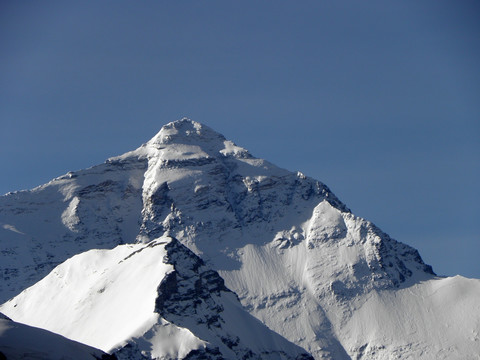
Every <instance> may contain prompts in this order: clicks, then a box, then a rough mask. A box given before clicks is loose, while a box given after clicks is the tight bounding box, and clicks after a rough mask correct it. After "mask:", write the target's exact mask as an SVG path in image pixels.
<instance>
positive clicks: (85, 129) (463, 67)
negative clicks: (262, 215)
mask: <svg viewBox="0 0 480 360" xmlns="http://www.w3.org/2000/svg"><path fill="white" fill-rule="evenodd" d="M479 11H480V5H479V3H478V2H477V1H461V2H460V1H442V0H436V1H433V0H432V1H421V2H420V1H413V0H406V1H396V2H393V1H388V2H387V1H376V0H371V1H368V2H362V1H302V2H297V1H288V2H287V1H241V2H234V1H175V2H174V1H169V2H167V1H164V2H161V1H143V2H134V1H101V2H98V1H81V2H78V1H75V2H74V1H42V2H35V1H21V2H20V1H3V2H2V3H1V4H0V49H1V51H0V155H1V156H0V169H1V176H0V193H6V192H8V191H13V190H19V189H27V188H32V187H34V186H37V185H40V184H42V183H45V182H47V181H49V180H50V179H52V178H54V177H56V176H59V175H61V174H63V173H66V172H67V171H71V170H78V169H81V168H85V167H89V166H92V165H95V164H97V163H101V162H103V161H104V160H105V159H106V158H108V157H110V156H114V155H118V154H121V153H124V152H126V151H129V150H132V149H134V148H136V147H138V146H139V145H140V144H142V143H144V142H145V141H147V140H148V139H150V138H151V137H153V136H154V135H155V133H156V132H157V131H158V130H159V129H160V128H161V126H162V125H164V124H165V123H167V122H170V121H173V120H176V119H179V118H181V117H183V116H187V117H189V118H191V119H193V120H196V121H199V122H202V123H204V124H206V125H208V126H210V127H212V128H214V129H215V130H217V131H218V132H221V133H223V134H224V135H225V136H226V137H227V138H229V139H232V140H233V141H234V142H236V143H237V144H238V145H241V146H243V147H246V148H247V149H249V150H250V152H251V153H252V154H253V155H255V156H257V157H262V158H265V159H268V160H269V161H271V162H273V163H275V164H277V165H279V166H281V167H284V168H287V169H290V170H300V171H302V172H303V173H305V174H306V175H308V176H312V177H314V178H317V179H319V180H321V181H323V182H324V183H326V184H327V185H328V186H329V187H330V188H331V189H332V190H333V191H334V192H335V193H336V195H337V196H338V197H340V199H342V201H344V202H345V203H346V204H347V206H349V207H350V208H351V209H352V211H353V212H354V213H355V214H356V215H359V216H362V217H364V218H367V219H369V220H371V221H373V222H374V223H375V224H377V225H378V226H379V227H380V228H382V229H383V230H384V231H386V232H387V233H389V234H390V235H391V236H392V237H394V238H396V239H397V240H400V241H403V242H405V243H407V244H410V245H412V246H414V247H416V248H417V249H419V250H420V253H421V255H422V257H423V258H424V260H425V261H426V262H427V263H430V264H432V265H433V268H434V270H435V271H436V272H437V273H439V274H443V275H455V274H461V275H464V276H469V277H477V278H480V262H479V261H478V256H479V255H480V236H479V234H478V225H479V224H480V222H479V219H480V205H479V200H480V191H479V186H478V184H479V183H480V66H479V64H480V22H479V21H478V14H479Z"/></svg>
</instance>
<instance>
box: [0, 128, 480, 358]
mask: <svg viewBox="0 0 480 360" xmlns="http://www.w3.org/2000/svg"><path fill="white" fill-rule="evenodd" d="M0 225H1V226H2V228H0V251H1V256H2V258H1V261H0V275H1V276H3V279H2V281H1V282H0V296H1V298H0V299H1V300H3V301H7V300H8V299H11V300H10V301H8V302H6V303H5V304H4V305H2V306H1V307H0V311H2V312H4V313H5V314H6V315H8V316H10V317H11V318H12V319H14V320H17V321H20V320H18V319H22V320H21V321H22V322H24V323H27V324H32V325H34V326H37V327H43V328H46V329H50V330H52V331H55V332H58V333H60V334H62V335H64V336H67V337H71V338H73V339H78V340H79V341H82V342H85V343H87V344H89V345H92V346H95V347H99V348H101V349H104V350H107V351H110V352H111V351H117V350H118V351H119V352H118V353H117V354H118V356H121V354H122V351H123V353H125V352H126V351H130V353H131V354H133V353H136V354H141V353H142V351H144V352H143V354H144V355H142V356H147V358H155V357H156V356H157V357H158V356H164V355H165V356H171V357H176V356H178V357H180V358H181V357H182V356H193V354H194V353H190V352H189V351H195V350H198V349H204V350H205V349H208V351H210V350H212V349H215V350H212V351H213V352H212V353H210V354H209V355H208V356H211V357H214V356H217V355H218V354H220V355H218V356H220V357H226V358H242V356H243V355H241V354H245V351H247V352H248V351H250V352H251V354H252V356H261V357H265V356H266V355H265V354H267V353H269V354H271V356H272V357H275V356H277V357H280V358H282V357H284V356H287V357H290V358H293V357H296V356H304V354H303V353H304V351H303V350H302V349H304V350H306V352H308V353H309V354H311V355H312V356H313V357H314V358H316V359H320V358H331V359H360V358H368V359H395V358H402V359H403V358H405V359H410V358H411V359H418V358H422V359H433V358H435V359H452V358H458V359H460V358H469V359H470V358H471V359H475V358H479V357H478V355H477V354H480V340H479V332H480V303H478V301H477V299H478V298H479V296H480V280H476V279H465V278H462V277H454V278H439V277H436V276H435V274H434V273H433V271H432V268H431V267H430V266H428V265H426V264H424V263H423V261H422V259H421V257H420V255H419V254H418V252H417V251H416V250H415V249H413V248H411V247H409V246H407V245H405V244H402V243H399V242H397V241H395V240H393V239H391V238H390V237H389V236H388V235H386V234H385V233H383V232H382V231H381V230H380V229H378V228H377V227H376V226H375V225H373V224H372V223H370V222H368V221H366V220H364V219H361V218H358V217H356V216H355V215H353V214H352V213H351V212H350V211H349V209H348V208H347V207H346V206H345V205H344V204H343V203H342V202H340V201H339V200H338V199H337V198H336V197H335V195H333V194H332V193H331V191H330V190H329V189H328V187H326V186H325V185H324V184H322V183H320V182H318V181H316V180H313V179H310V178H308V177H305V176H304V175H303V174H301V173H292V172H289V171H286V170H283V169H280V168H278V167H276V166H274V165H272V164H270V163H268V162H267V161H264V160H261V159H257V158H254V157H253V156H251V155H250V154H249V152H248V151H247V150H245V149H243V148H241V147H238V146H236V145H235V144H233V143H232V142H231V141H228V140H226V139H225V138H224V137H223V136H222V135H220V134H218V133H216V132H215V131H213V130H212V129H210V128H208V127H206V126H204V125H201V124H199V123H196V122H193V121H191V120H188V119H183V120H180V121H176V122H173V123H170V124H167V125H165V126H164V127H163V128H162V129H161V130H160V132H159V133H158V134H157V135H156V136H155V137H154V138H152V139H151V140H150V141H149V142H147V143H146V144H144V145H142V146H141V147H140V148H138V149H136V150H134V151H132V152H129V153H126V154H124V155H121V156H118V157H115V158H111V159H109V160H107V161H106V163H105V164H101V165H98V166H95V167H92V168H90V169H86V170H81V171H76V172H71V173H68V174H67V175H65V176H62V177H59V178H57V179H54V180H52V181H51V182H50V183H48V184H45V185H43V186H40V187H38V188H35V189H33V190H31V191H22V192H15V193H9V194H7V195H5V196H3V197H1V198H0ZM171 238H172V239H174V240H167V239H171ZM164 243H168V244H178V245H175V246H174V247H175V248H177V247H178V248H182V249H184V250H182V251H183V252H185V253H188V254H190V255H189V256H192V259H193V257H195V258H197V259H198V261H201V262H202V265H201V267H202V269H204V270H202V271H203V272H207V273H209V274H210V273H211V274H215V275H212V276H214V277H215V279H217V280H218V279H223V280H221V281H220V280H218V282H217V280H215V281H216V283H220V282H222V281H224V283H225V285H224V286H222V287H220V288H215V286H214V287H213V289H211V290H212V294H213V295H211V298H209V300H208V301H207V300H205V299H203V300H202V301H203V302H205V304H203V302H202V304H203V305H202V309H201V311H200V310H199V311H198V313H196V315H195V316H193V317H192V315H191V313H189V312H188V311H187V312H184V311H180V312H178V311H177V312H176V313H174V315H172V314H171V313H168V314H167V315H168V316H167V315H165V314H164V313H162V311H161V310H160V309H159V308H158V306H157V305H158V303H159V301H160V300H159V299H162V296H164V295H162V294H167V293H168V294H170V291H169V289H170V287H169V286H167V285H165V284H169V282H168V279H169V278H170V276H169V275H168V274H170V273H172V272H173V273H177V274H182V271H186V272H188V273H189V274H190V275H188V277H189V279H190V280H189V281H187V282H186V284H189V285H185V286H186V287H185V289H188V288H189V286H190V287H191V286H192V283H195V284H196V281H197V280H198V277H200V278H202V275H201V273H195V271H193V270H192V269H189V268H188V266H187V265H186V264H185V263H184V262H181V263H177V264H175V263H174V262H172V260H171V259H170V257H169V256H168V254H167V253H168V250H166V248H168V246H167V245H164ZM180 243H181V244H183V245H180ZM124 244H130V245H124ZM152 244H162V245H158V246H151V245H152ZM137 247H138V249H143V250H142V251H141V252H139V253H136V252H135V251H137V250H138V249H137ZM187 248H188V249H190V250H187ZM91 249H105V250H102V251H100V250H91ZM135 249H137V250H135ZM89 250H91V251H89ZM85 251H87V252H86V253H84V252H85ZM190 251H191V252H190ZM129 252H130V253H132V254H137V255H135V256H132V257H131V258H129V259H128V261H127V260H125V261H123V262H122V263H118V261H120V260H121V259H120V258H122V256H123V258H122V259H124V258H125V257H127V256H128V254H129ZM81 253H83V254H81ZM76 254H81V255H78V256H74V255H76ZM142 254H143V255H142ZM166 254H167V255H166ZM72 256H74V257H73V258H72ZM143 256H145V259H144V260H135V261H133V259H141V257H143ZM187 257H188V256H187ZM67 259H70V260H68V261H66V262H65V263H63V264H62V265H60V266H58V267H57V265H59V264H60V263H62V262H64V261H65V260H67ZM119 259H120V260H119ZM169 259H170V260H169ZM155 260H158V262H155ZM129 261H132V265H128V264H127V263H129ZM192 261H193V260H192ZM137 262H138V264H137ZM187 263H188V262H187ZM107 264H110V265H107ZM134 264H135V265H134ZM148 264H150V265H151V267H152V268H149V267H148V266H150V265H148ZM129 266H132V268H131V269H130V270H129ZM144 266H146V268H145V270H144V271H140V270H137V269H143V267H144ZM173 268H174V270H172V269H173ZM66 269H69V270H68V271H67V270H66ZM132 269H133V270H132ZM151 269H156V270H151ZM65 271H67V273H68V274H70V273H72V274H73V273H76V272H78V273H80V274H89V275H88V276H86V275H85V276H84V277H80V276H79V277H74V278H73V279H72V280H71V281H68V282H65V279H64V278H62V277H60V275H59V274H62V273H64V272H65ZM94 271H96V273H94ZM192 271H193V273H195V274H193V273H192ZM191 273H192V274H191ZM100 274H103V275H100ZM132 274H136V276H135V277H134V278H135V279H133V278H129V276H132ZM147 274H148V275H147ZM151 274H155V276H153V275H151ZM46 275H48V276H47V277H46V278H45V279H43V280H42V281H40V280H41V279H42V278H43V277H45V276H46ZM72 276H73V275H72ZM177 277H178V275H177ZM181 277H182V278H183V277H184V276H183V275H181ZM95 279H96V280H95ZM195 279H197V280H195ZM39 281H40V282H39ZM110 283H112V284H113V283H114V284H116V285H114V286H113V285H112V286H110V285H109V286H104V285H105V284H110ZM222 283H223V282H222ZM34 284H35V285H34ZM102 284H103V285H102ZM132 284H135V286H137V285H138V286H139V287H141V290H139V291H138V292H136V291H133V294H132V293H130V292H129V291H128V289H131V288H132V286H133V285H132ZM160 284H163V285H162V286H167V288H161V286H160ZM32 285H34V286H33V287H31V288H29V289H27V290H26V291H23V290H25V289H26V288H27V287H29V286H32ZM142 286H144V287H142ZM206 286H207V285H206ZM208 286H209V285H208ZM208 286H207V287H206V288H204V289H203V290H201V292H206V293H209V291H207V289H209V287H208ZM97 287H98V289H97ZM79 288H82V289H84V291H83V292H79V291H77V290H76V289H79ZM117 288H118V289H117ZM179 288H182V289H183V287H179ZM194 288H195V287H194ZM102 289H104V291H103V292H100V293H98V291H100V290H102ZM109 289H110V290H109ZM114 289H117V290H114ZM167 290H168V291H167ZM170 290H171V289H170ZM22 291H23V292H22ZM109 291H111V293H109ZM20 292H22V293H21V294H20ZM124 292H126V293H125V295H119V294H124ZM143 293H148V294H149V295H145V296H142V294H143ZM19 294H20V295H19ZM51 294H57V295H55V296H53V295H51ZM97 294H101V295H97ZM109 294H110V295H109ZM175 294H176V295H175V303H176V304H177V303H178V304H181V303H183V301H186V303H185V305H181V306H184V308H185V309H192V306H193V308H194V309H196V308H195V305H192V304H196V301H198V299H195V298H194V297H192V296H190V295H189V291H187V292H186V293H182V291H180V292H179V293H175ZM17 295H18V296H17ZM107 295H109V296H107ZM117 295H118V296H117ZM127 295H128V296H127ZM134 295H135V296H139V298H138V299H139V300H132V299H134ZM235 295H236V296H235ZM49 296H50V297H52V296H53V298H51V299H50V298H49ZM110 297H113V299H114V300H110ZM236 297H238V299H239V300H240V303H241V305H240V304H239V303H237V302H236V300H235V299H236ZM46 298H49V299H50V300H49V301H47V302H45V301H44V300H43V299H46ZM101 299H109V300H108V301H107V303H106V304H102V301H104V300H101ZM225 299H228V301H227V300H225ZM128 301H133V302H134V303H136V302H142V304H143V301H144V302H145V305H142V306H133V305H128ZM160 302H161V301H160ZM227 303H228V304H229V305H228V306H227V305H225V304H227ZM88 304H89V305H88ZM154 304H157V305H154ZM207 304H208V306H207ZM232 304H233V305H232ZM210 305H211V306H210ZM102 306H106V308H105V309H107V310H108V311H107V310H104V309H103V308H102ZM179 306H180V305H179ZM241 306H243V309H242V308H241ZM37 309H42V310H41V311H37ZM56 309H64V310H62V312H64V313H65V314H69V315H68V316H72V317H73V318H75V317H78V321H77V322H75V325H74V324H72V323H68V321H65V319H64V320H63V321H62V315H61V314H59V313H58V311H57V312H56ZM127 309H128V311H127ZM219 309H223V310H222V311H220V310H219ZM130 311H132V313H131V314H130V313H129V312H130ZM168 311H170V310H168ZM136 312H139V313H138V314H137V315H135V314H136ZM127 313H128V314H130V315H128V314H127ZM233 313H235V314H237V315H238V314H242V315H241V316H240V315H238V316H237V315H235V316H234V315H232V314H233ZM248 313H249V314H251V315H253V316H254V317H255V318H257V319H259V320H260V321H261V322H262V323H263V324H264V325H266V326H267V327H268V328H270V329H271V331H270V330H268V329H266V328H265V326H263V325H261V324H259V323H257V322H255V321H254V320H253V319H252V318H250V317H249V316H250V315H248ZM46 314H52V316H49V315H46ZM55 314H56V316H54V315H55ZM85 314H88V316H86V315H85ZM187 314H188V315H187ZM199 314H200V315H199ZM65 316H66V315H65ZM65 316H64V317H65ZM107 316H109V317H111V319H112V320H111V321H110V320H109V321H107V320H106V319H107ZM128 316H131V317H132V318H135V319H137V320H138V321H139V323H132V322H130V321H129V320H128ZM198 316H200V317H202V316H203V317H204V319H205V318H208V317H212V316H213V317H215V318H217V320H218V321H219V324H221V326H220V327H219V328H218V329H220V328H221V330H218V329H217V327H215V326H213V327H212V326H210V327H208V326H207V327H206V328H205V326H204V325H201V326H200V325H198V324H202V322H201V321H200V323H198V322H196V321H194V319H195V318H197V317H198ZM102 317H104V321H103V322H102ZM240 317H241V318H242V319H245V320H242V321H244V322H245V323H244V324H248V326H247V325H242V326H241V325H240V323H239V322H238V319H239V318H240ZM113 319H115V320H113ZM197 320H198V319H197ZM202 321H203V320H202ZM207 323H208V321H207ZM232 323H233V324H232ZM95 324H101V326H100V325H95ZM166 324H167V325H166ZM97 326H98V329H103V330H98V331H100V332H99V333H102V334H103V333H108V334H109V336H108V337H110V336H111V337H112V338H111V339H110V338H109V339H108V341H107V340H105V343H103V342H102V341H103V340H100V339H101V338H102V336H100V335H99V336H96V335H93V334H94V333H95V331H94V330H92V329H93V328H96V327H97ZM202 326H203V328H202ZM166 328H168V329H170V330H168V331H171V332H169V334H170V335H169V336H168V338H172V339H175V340H172V342H168V343H166V342H162V341H161V340H158V339H160V338H162V339H163V338H165V336H166V335H161V336H159V337H155V336H156V335H155V334H165V333H162V331H167V330H165V329H166ZM246 328H248V329H249V330H245V329H246ZM107 329H116V330H118V331H113V330H107ZM120 329H123V330H122V331H123V333H122V332H121V331H120ZM171 329H175V330H171ZM212 329H213V330H212ZM252 329H258V330H255V333H256V334H262V335H261V336H254V337H255V339H252V334H251V332H252V331H253V330H252ZM217 330H218V331H217ZM112 331H113V332H112ZM257 331H258V332H257ZM187 332H188V333H189V334H190V335H186V334H187ZM275 332H276V333H277V334H275ZM225 333H228V334H229V335H228V336H226V337H225ZM82 334H87V335H88V336H90V338H89V337H88V336H87V337H82V336H83V335H82ZM267 334H268V335H267ZM237 337H238V339H239V340H238V345H236V346H234V347H235V348H236V349H238V351H237V352H235V351H234V352H233V353H232V352H228V351H231V350H232V349H231V348H230V347H229V346H228V344H231V343H230V341H231V339H232V338H235V339H236V338H237ZM259 337H261V338H262V339H265V342H259V341H258V338H259ZM222 338H225V339H226V340H225V341H223V340H222ZM254 340H255V341H254ZM287 340H288V341H287ZM184 342H185V343H186V344H188V345H179V344H180V343H181V344H183V343H184ZM291 343H293V344H296V346H294V345H292V344H291ZM125 344H130V345H129V346H127V347H126V348H123V349H124V350H120V349H121V348H122V346H124V345H125ZM146 344H150V345H146ZM172 344H176V345H172ZM222 344H223V345H222ZM148 346H150V348H151V349H158V351H157V350H152V351H150V352H148V351H147V352H145V349H146V348H147V347H148ZM182 346H186V347H184V348H183V349H188V351H187V350H182V351H183V352H182V351H180V350H179V349H180V348H182ZM300 348H301V349H300ZM227 349H230V350H227ZM240 349H241V350H240ZM155 354H157V355H155ZM159 354H160V355H159ZM187 354H191V355H187ZM215 354H217V355H215ZM249 354H250V353H249ZM258 354H262V355H258ZM128 356H133V355H128ZM198 356H205V354H203V355H198Z"/></svg>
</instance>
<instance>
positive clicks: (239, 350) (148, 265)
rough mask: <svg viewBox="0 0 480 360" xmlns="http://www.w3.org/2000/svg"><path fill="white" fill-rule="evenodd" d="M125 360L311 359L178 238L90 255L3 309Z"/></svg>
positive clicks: (69, 263) (70, 263) (71, 261)
mask: <svg viewBox="0 0 480 360" xmlns="http://www.w3.org/2000/svg"><path fill="white" fill-rule="evenodd" d="M0 309H1V311H4V312H5V313H6V314H9V315H10V316H11V317H13V318H15V319H17V320H18V321H23V322H26V323H29V324H31V325H33V326H38V327H42V328H45V329H48V330H50V331H53V332H56V333H59V334H62V335H64V336H66V337H68V338H70V339H73V340H76V341H79V342H82V343H85V344H88V345H91V346H95V347H98V348H100V349H103V350H104V351H106V352H109V353H115V354H117V356H118V358H120V359H144V358H152V359H154V358H155V359H156V358H161V359H177V358H181V359H183V358H189V359H192V358H197V357H198V358H201V356H208V358H215V359H227V358H230V359H233V358H242V359H280V358H282V359H308V358H309V356H308V354H307V353H306V352H305V351H304V350H303V349H301V348H300V347H298V346H296V345H294V344H292V343H289V342H288V341H286V340H285V339H284V338H282V337H281V336H279V335H278V334H275V333H274V332H272V331H270V330H269V329H268V328H266V327H265V326H264V325H263V324H262V323H261V322H260V321H258V320H257V319H255V318H254V317H253V316H251V315H250V314H248V313H247V312H245V311H244V310H243V308H242V306H241V305H240V303H239V302H238V299H237V297H236V296H235V294H234V293H232V292H231V291H230V290H228V289H227V288H226V287H225V285H224V282H223V279H222V278H221V277H220V276H219V275H218V273H216V272H215V271H212V270H210V269H209V268H208V267H207V266H205V264H204V263H203V261H202V260H201V259H200V258H199V257H197V256H196V255H194V254H193V253H192V252H191V251H190V250H188V249H187V248H186V247H184V246H183V245H181V244H180V243H179V242H178V241H176V240H174V239H172V238H159V239H156V240H153V241H151V242H149V243H147V244H132V245H119V246H117V247H115V248H114V249H112V250H90V251H88V252H86V253H82V254H80V255H76V256H74V257H73V258H71V259H69V260H67V261H66V262H64V263H63V264H61V265H59V266H57V267H56V268H55V269H54V270H53V271H52V272H51V273H50V274H49V275H48V276H46V277H45V278H44V279H42V280H41V281H40V282H38V283H37V284H35V285H34V286H32V287H30V288H28V289H26V290H25V291H23V292H22V293H21V294H20V295H18V296H16V297H15V298H13V299H11V300H10V301H8V302H6V303H5V304H4V305H2V306H1V307H0Z"/></svg>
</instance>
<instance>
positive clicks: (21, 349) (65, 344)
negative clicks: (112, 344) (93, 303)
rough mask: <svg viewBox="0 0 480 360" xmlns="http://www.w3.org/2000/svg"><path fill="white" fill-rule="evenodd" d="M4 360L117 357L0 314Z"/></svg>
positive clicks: (100, 359)
mask: <svg viewBox="0 0 480 360" xmlns="http://www.w3.org/2000/svg"><path fill="white" fill-rule="evenodd" d="M0 359H2V360H4V359H8V360H10V359H11V360H14V359H50V360H64V359H69V360H88V359H90V360H95V359H97V360H109V359H110V360H114V359H116V357H115V356H111V355H108V354H105V353H104V352H103V351H100V350H98V349H94V348H92V347H89V346H86V345H83V344H80V343H77V342H75V341H72V340H68V339H66V338H64V337H63V336H60V335H57V334H54V333H51V332H49V331H46V330H43V329H38V328H34V327H31V326H28V325H24V324H19V323H17V322H15V321H12V320H11V319H9V318H8V317H6V316H4V315H3V314H1V313H0Z"/></svg>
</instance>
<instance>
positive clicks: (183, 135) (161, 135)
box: [147, 117, 225, 145]
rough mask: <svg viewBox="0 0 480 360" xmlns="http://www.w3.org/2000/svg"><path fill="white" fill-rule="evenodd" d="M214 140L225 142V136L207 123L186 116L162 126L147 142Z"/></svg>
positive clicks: (158, 143)
mask: <svg viewBox="0 0 480 360" xmlns="http://www.w3.org/2000/svg"><path fill="white" fill-rule="evenodd" d="M212 141H213V142H221V143H223V142H224V141H225V137H224V136H223V135H222V134H220V133H217V132H216V131H215V130H213V129H211V128H209V127H208V126H206V125H203V124H201V123H199V122H196V121H193V120H191V119H189V118H186V117H184V118H182V119H180V120H176V121H172V122H170V123H168V124H166V125H164V126H162V128H161V129H160V131H159V132H158V133H157V134H156V135H155V136H154V137H153V138H152V139H151V140H150V141H149V142H148V143H147V144H150V145H167V144H172V143H204V142H212Z"/></svg>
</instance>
